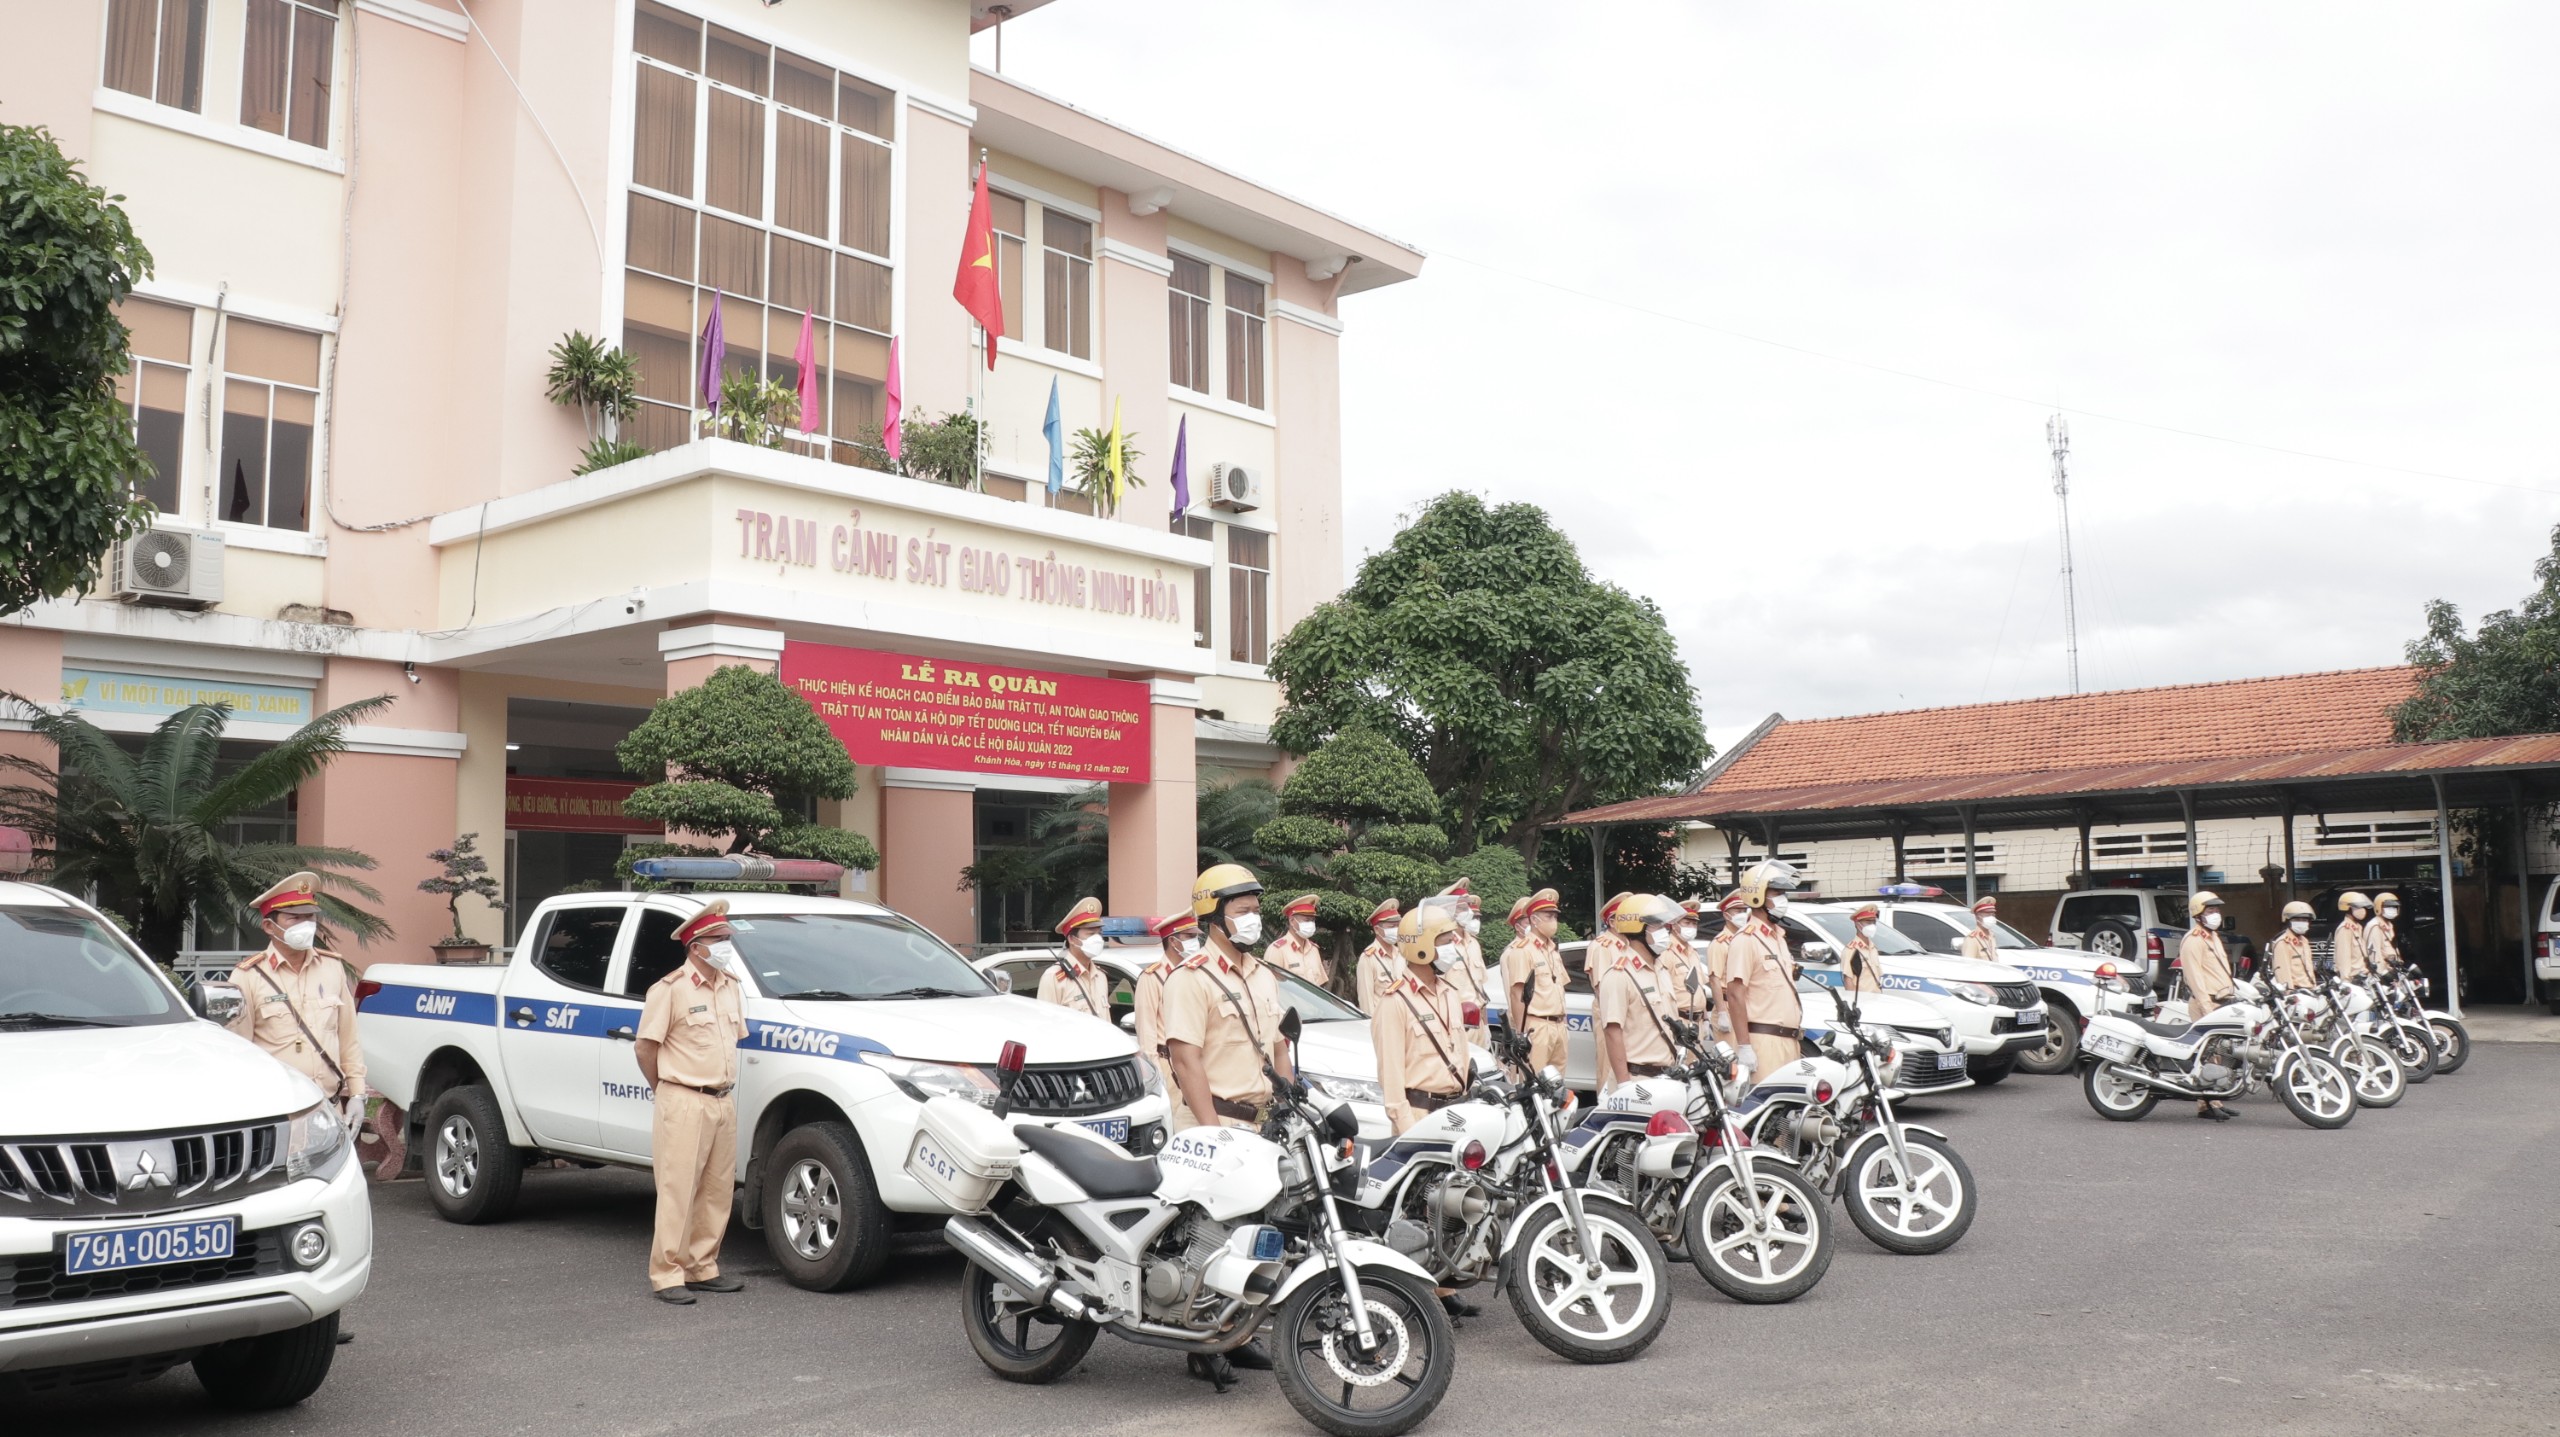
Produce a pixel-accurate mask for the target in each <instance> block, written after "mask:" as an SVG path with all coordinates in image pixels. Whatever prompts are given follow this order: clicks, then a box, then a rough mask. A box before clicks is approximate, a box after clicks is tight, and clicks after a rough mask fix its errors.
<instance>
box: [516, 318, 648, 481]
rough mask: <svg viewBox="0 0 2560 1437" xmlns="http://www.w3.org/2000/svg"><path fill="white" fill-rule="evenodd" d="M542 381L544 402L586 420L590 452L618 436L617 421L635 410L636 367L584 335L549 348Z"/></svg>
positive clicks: (616, 349) (622, 353) (616, 351)
mask: <svg viewBox="0 0 2560 1437" xmlns="http://www.w3.org/2000/svg"><path fill="white" fill-rule="evenodd" d="M542 382H543V390H542V392H543V396H544V397H545V398H547V399H549V400H550V401H551V402H552V403H554V404H557V405H560V406H562V407H563V408H574V409H576V410H577V411H578V414H579V417H580V418H582V419H584V420H585V421H586V425H587V438H588V440H589V441H590V444H589V449H590V451H592V450H593V447H594V445H593V441H596V440H609V439H613V438H616V437H618V436H619V435H620V433H621V432H622V421H623V420H625V419H628V418H630V417H631V414H632V411H634V410H636V409H638V408H639V407H640V365H639V362H638V361H636V360H634V359H633V358H632V357H631V356H630V354H629V353H627V352H625V351H624V350H623V349H621V348H620V347H619V346H616V345H614V344H612V343H611V342H609V341H606V340H601V339H598V338H596V337H595V336H594V335H591V334H588V333H587V332H586V331H584V330H579V329H573V330H570V331H569V332H568V333H567V334H566V335H563V336H562V337H561V339H560V342H559V343H557V344H554V345H552V346H551V368H550V369H549V370H548V371H547V372H546V373H544V375H543V377H542ZM642 452H644V453H645V452H647V451H645V450H644V451H642Z"/></svg>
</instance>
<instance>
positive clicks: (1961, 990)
mask: <svg viewBox="0 0 2560 1437" xmlns="http://www.w3.org/2000/svg"><path fill="white" fill-rule="evenodd" d="M1940 986H1941V987H1944V988H1945V989H1946V990H1947V991H1948V992H1949V993H1951V994H1953V995H1955V996H1956V997H1958V998H1962V999H1963V1000H1965V1001H1966V1002H1968V1003H1980V1004H1983V1005H1985V1006H1986V1007H1987V1006H1989V1004H1990V1002H1991V1000H1992V999H1993V998H1996V997H1998V996H1999V995H1998V994H1996V993H1994V992H1992V991H1991V987H1990V985H1989V984H1987V983H1945V984H1941V985H1940Z"/></svg>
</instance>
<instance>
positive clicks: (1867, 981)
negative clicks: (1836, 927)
mask: <svg viewBox="0 0 2560 1437" xmlns="http://www.w3.org/2000/svg"><path fill="white" fill-rule="evenodd" d="M1883 921H1884V910H1883V909H1881V908H1879V907H1877V906H1876V905H1875V904H1873V903H1861V904H1859V905H1858V906H1857V908H1856V909H1855V910H1854V911H1852V912H1851V913H1850V914H1849V926H1850V927H1851V928H1852V929H1854V930H1855V931H1856V934H1857V936H1856V937H1853V938H1851V939H1850V940H1849V946H1848V947H1847V948H1846V949H1844V950H1842V952H1841V954H1840V986H1841V987H1842V988H1844V989H1846V990H1847V991H1849V992H1852V993H1881V992H1883V991H1884V982H1883V980H1882V978H1881V977H1880V976H1879V975H1881V974H1882V973H1883V972H1884V960H1883V959H1882V958H1880V957H1878V956H1877V955H1876V925H1877V924H1878V923H1881V922H1883ZM1976 931H1979V930H1976Z"/></svg>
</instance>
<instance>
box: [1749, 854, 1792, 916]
mask: <svg viewBox="0 0 2560 1437" xmlns="http://www.w3.org/2000/svg"><path fill="white" fill-rule="evenodd" d="M1795 886H1796V866H1795V865H1794V864H1792V863H1787V862H1784V861H1782V860H1780V859H1775V858H1772V859H1770V860H1768V861H1767V862H1765V863H1755V864H1753V865H1751V867H1750V868H1748V869H1746V870H1744V872H1743V875H1742V901H1743V902H1745V903H1748V904H1750V905H1751V906H1752V907H1754V908H1766V907H1768V906H1769V895H1770V894H1772V893H1785V892H1787V891H1788V890H1790V889H1792V888H1794V887H1795Z"/></svg>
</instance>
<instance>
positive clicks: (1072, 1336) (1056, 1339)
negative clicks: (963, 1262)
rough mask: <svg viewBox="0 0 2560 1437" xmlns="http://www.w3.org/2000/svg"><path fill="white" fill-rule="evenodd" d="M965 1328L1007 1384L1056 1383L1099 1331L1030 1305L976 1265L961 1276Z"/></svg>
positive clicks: (974, 1346) (971, 1341)
mask: <svg viewBox="0 0 2560 1437" xmlns="http://www.w3.org/2000/svg"><path fill="white" fill-rule="evenodd" d="M960 1327H961V1330H963V1331H965V1332H966V1333H968V1334H969V1347H970V1350H971V1351H973V1352H976V1353H977V1354H978V1360H979V1361H980V1362H983V1363H985V1364H987V1370H988V1371H990V1372H992V1373H994V1374H995V1375H996V1376H998V1377H1001V1378H1003V1379H1004V1380H1005V1381H1007V1382H1022V1383H1028V1384H1030V1385H1032V1386H1039V1385H1041V1384H1044V1383H1050V1382H1055V1381H1057V1380H1058V1379H1059V1378H1061V1377H1064V1376H1066V1375H1067V1374H1068V1373H1070V1372H1073V1371H1074V1370H1075V1369H1076V1364H1077V1363H1079V1362H1082V1361H1084V1355H1085V1353H1086V1352H1087V1351H1089V1350H1091V1348H1092V1347H1093V1337H1094V1333H1095V1332H1096V1331H1097V1330H1098V1329H1097V1328H1095V1326H1094V1325H1093V1324H1092V1323H1090V1322H1078V1321H1075V1320H1074V1319H1072V1318H1069V1317H1067V1316H1066V1315H1065V1314H1063V1313H1060V1312H1057V1311H1054V1310H1052V1309H1051V1308H1050V1307H1049V1305H1048V1304H1046V1303H1033V1302H1025V1301H1023V1300H1022V1298H1021V1296H1020V1295H1019V1294H1017V1293H1015V1292H1014V1291H1013V1290H1012V1289H1011V1288H1009V1287H1006V1286H1005V1285H1004V1283H1003V1282H1002V1281H1001V1280H999V1279H998V1278H997V1277H996V1275H995V1274H993V1273H991V1272H989V1271H987V1270H986V1269H985V1268H983V1267H980V1266H978V1265H977V1264H976V1263H974V1262H973V1263H970V1264H968V1265H967V1266H966V1267H964V1268H963V1269H962V1270H961V1273H960Z"/></svg>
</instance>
